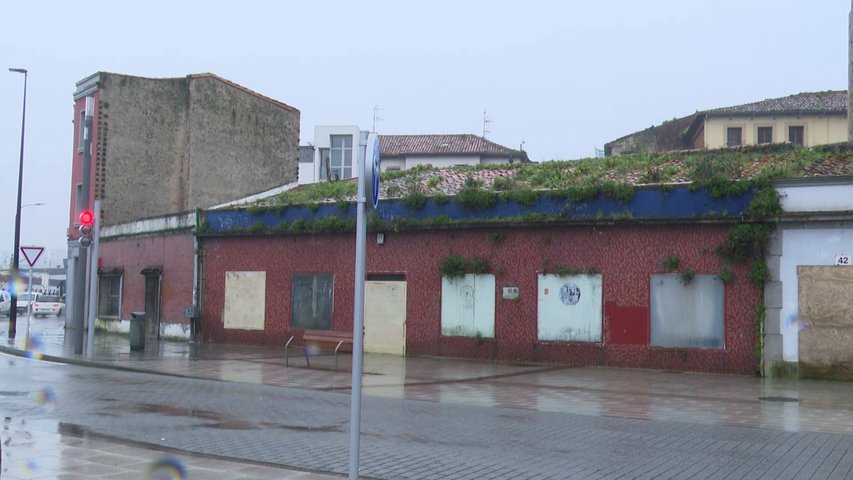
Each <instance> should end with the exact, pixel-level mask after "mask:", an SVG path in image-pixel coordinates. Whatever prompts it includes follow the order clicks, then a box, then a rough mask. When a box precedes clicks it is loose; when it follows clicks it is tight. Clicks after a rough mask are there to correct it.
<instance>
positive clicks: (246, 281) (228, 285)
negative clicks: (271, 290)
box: [222, 272, 267, 330]
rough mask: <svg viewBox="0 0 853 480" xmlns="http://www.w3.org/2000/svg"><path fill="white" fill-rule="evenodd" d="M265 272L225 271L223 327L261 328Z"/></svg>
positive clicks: (264, 296)
mask: <svg viewBox="0 0 853 480" xmlns="http://www.w3.org/2000/svg"><path fill="white" fill-rule="evenodd" d="M266 288H267V272H225V311H224V312H223V315H222V319H223V322H224V324H225V328H232V329H240V330H263V329H264V310H265V307H266V302H265V300H266Z"/></svg>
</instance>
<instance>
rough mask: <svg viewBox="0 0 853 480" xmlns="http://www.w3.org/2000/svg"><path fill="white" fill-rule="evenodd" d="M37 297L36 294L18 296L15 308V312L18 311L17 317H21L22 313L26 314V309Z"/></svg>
mask: <svg viewBox="0 0 853 480" xmlns="http://www.w3.org/2000/svg"><path fill="white" fill-rule="evenodd" d="M38 297H39V294H38V293H21V294H18V308H16V310H17V311H18V315H21V314H22V313H27V309H28V307H29V306H30V304H31V303H33V302H34V301H35V300H37V299H38Z"/></svg>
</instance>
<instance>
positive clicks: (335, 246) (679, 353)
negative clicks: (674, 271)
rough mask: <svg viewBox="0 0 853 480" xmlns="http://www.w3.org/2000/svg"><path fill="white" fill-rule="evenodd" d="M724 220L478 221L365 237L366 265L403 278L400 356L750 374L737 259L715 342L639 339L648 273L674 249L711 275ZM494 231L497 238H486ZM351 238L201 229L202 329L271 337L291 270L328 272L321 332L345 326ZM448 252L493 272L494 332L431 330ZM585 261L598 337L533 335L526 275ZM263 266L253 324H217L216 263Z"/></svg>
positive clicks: (752, 300) (219, 272) (219, 336)
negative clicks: (594, 287) (328, 300)
mask: <svg viewBox="0 0 853 480" xmlns="http://www.w3.org/2000/svg"><path fill="white" fill-rule="evenodd" d="M729 228H730V227H729V226H725V225H628V226H599V227H590V226H578V227H547V228H525V229H518V228H516V229H513V228H504V229H497V228H482V229H470V230H442V231H422V232H404V233H393V232H386V235H385V244H384V245H377V244H376V242H375V236H374V235H373V234H368V252H367V271H368V273H382V272H388V273H403V274H405V275H406V280H407V282H408V284H407V292H408V293H407V295H408V298H407V319H406V321H407V341H406V351H407V353H408V354H409V355H439V356H453V357H470V358H489V359H497V360H502V361H535V362H555V363H562V364H571V365H614V366H622V367H644V368H658V369H673V370H695V371H713V372H731V373H740V374H751V373H754V371H755V365H756V359H755V357H754V353H753V352H754V344H755V327H754V320H753V318H754V310H755V305H756V304H757V303H759V302H760V301H761V292H760V290H759V289H758V288H756V287H754V286H753V285H752V284H751V283H750V282H749V266H748V265H736V266H734V268H733V270H734V281H733V282H732V283H730V284H729V285H726V287H725V345H726V347H725V349H720V350H708V349H673V348H661V347H651V346H649V297H650V275H651V274H654V273H664V272H663V271H662V270H661V267H660V264H661V261H662V260H663V258H664V257H666V256H667V255H670V254H675V255H678V256H679V257H680V259H681V268H684V267H691V268H693V269H694V270H695V271H696V273H697V274H716V273H717V272H719V270H720V266H721V264H720V261H719V259H718V258H717V257H716V256H714V255H713V254H712V253H710V252H711V251H713V249H714V247H716V246H718V245H720V244H722V243H723V241H724V239H725V238H726V235H727V233H728V230H729ZM495 233H500V234H502V235H503V236H504V239H503V240H501V241H495V235H494V234H495ZM354 248H355V236H354V235H353V234H324V235H306V236H264V235H259V236H254V237H208V238H204V240H203V250H204V252H205V267H204V298H205V301H204V309H203V315H204V319H203V327H202V332H203V338H204V339H205V340H212V341H217V342H238V343H255V344H269V345H283V344H284V342H285V341H286V339H287V337H288V336H289V335H290V334H291V333H298V332H299V330H291V328H290V297H291V280H290V279H291V276H292V275H293V274H295V273H319V272H331V273H334V275H335V277H334V278H335V290H334V312H333V329H335V330H351V329H352V305H353V298H352V297H353V291H352V285H353V270H354ZM450 253H454V254H458V255H462V256H464V257H466V258H468V259H471V258H473V257H477V256H480V257H486V258H488V260H489V262H490V266H491V269H492V272H493V273H495V272H497V273H496V287H497V288H496V292H495V296H496V306H495V339H485V340H484V341H483V342H481V343H480V344H478V343H477V342H476V341H475V340H474V339H473V338H460V337H443V336H441V277H440V275H439V272H438V265H439V263H440V262H441V260H442V259H444V257H445V256H447V255H448V254H450ZM558 266H562V267H566V268H590V267H592V268H595V269H597V270H598V271H599V272H600V273H601V275H602V281H603V302H604V305H603V312H604V319H603V322H604V325H603V329H602V331H603V341H602V343H600V344H597V343H592V344H588V343H577V342H539V341H537V335H536V325H537V311H536V308H537V274H538V273H540V272H542V270H543V267H546V268H550V271H551V272H553V269H554V268H556V267H558ZM227 271H266V273H267V287H266V311H265V318H266V324H265V325H266V327H265V330H264V331H262V332H261V331H245V330H225V329H224V328H223V324H222V312H223V297H224V287H225V272H227ZM505 286H517V287H519V289H520V301H506V300H503V299H502V298H501V296H500V292H501V288H502V287H505Z"/></svg>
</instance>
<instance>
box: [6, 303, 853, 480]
mask: <svg viewBox="0 0 853 480" xmlns="http://www.w3.org/2000/svg"><path fill="white" fill-rule="evenodd" d="M26 322H27V320H26V318H23V319H19V323H18V335H17V338H16V339H15V340H14V342H10V341H9V340H8V339H7V338H6V332H7V331H8V320H7V319H3V321H0V351H3V352H6V353H12V354H17V355H26V354H28V355H29V356H31V357H36V358H41V359H44V360H53V361H60V362H64V363H79V364H83V365H87V366H97V367H106V368H112V369H129V370H138V371H146V372H153V373H159V374H167V375H171V376H177V377H194V378H205V379H215V380H222V381H228V382H244V383H251V384H262V385H269V386H287V387H296V388H303V389H311V390H325V391H344V392H345V391H347V390H348V389H349V388H350V380H351V377H350V372H349V367H350V361H351V357H350V356H349V355H343V356H342V357H340V359H339V361H340V371H338V372H336V371H335V369H334V360H333V358H332V357H317V358H312V361H311V365H312V368H310V369H309V368H306V364H305V359H304V358H303V357H302V356H301V350H300V349H298V348H297V349H295V350H294V351H293V352H292V353H291V355H290V360H289V366H287V367H286V366H285V361H284V350H283V348H273V347H249V346H238V345H220V344H190V343H187V342H166V341H161V342H153V343H152V342H149V343H148V344H147V345H146V349H145V351H143V352H131V351H130V348H129V344H128V341H127V338H126V337H123V336H120V335H114V334H106V333H102V332H98V333H97V335H96V342H95V348H94V352H92V355H91V356H86V355H76V354H74V353H73V349H72V347H71V345H70V338H66V335H65V329H64V322H63V321H62V320H61V319H57V318H45V319H31V320H30V322H29V325H27V323H26ZM27 331H29V332H30V335H29V336H28V335H27V334H26V332H27ZM69 337H70V336H69ZM364 372H365V375H364V377H363V388H364V390H363V393H364V395H367V396H373V397H385V398H388V399H407V400H419V401H428V402H439V403H446V404H458V405H469V406H478V407H505V408H514V409H524V410H535V411H539V412H554V413H571V414H581V415H587V416H595V417H622V418H632V419H641V420H663V421H674V422H683V423H688V424H689V423H693V424H703V425H730V426H741V427H758V428H764V429H773V430H780V431H788V432H815V433H833V434H843V435H853V384H849V383H838V382H820V381H804V380H772V379H759V378H754V377H744V376H730V375H716V374H700V373H675V372H662V371H649V370H632V369H612V368H570V367H562V366H554V365H508V364H498V363H487V362H475V361H467V360H453V359H438V358H407V357H397V356H390V355H375V354H366V355H365V362H364ZM6 427H9V428H13V427H14V425H7V426H6ZM27 428H28V431H31V432H32V433H31V434H32V435H33V436H39V435H43V437H40V438H39V439H38V440H33V442H32V447H27V446H26V445H17V444H12V445H4V447H3V460H4V463H3V478H4V479H6V478H13V479H14V478H74V477H73V475H72V476H68V477H62V476H43V477H37V476H28V475H27V474H26V470H27V469H28V468H30V467H29V466H28V463H27V458H31V457H28V455H29V454H28V453H26V452H27V450H26V449H27V448H33V449H35V448H37V447H36V445H39V444H40V445H44V444H56V445H57V448H56V449H51V450H49V451H51V452H54V453H55V454H56V455H57V456H58V457H57V460H45V461H44V465H62V463H61V462H62V461H63V460H62V459H63V458H66V457H67V456H63V454H62V452H63V451H65V450H71V449H73V448H74V447H79V445H80V443H79V442H89V443H87V444H86V445H87V448H86V451H87V452H90V453H91V458H93V459H94V460H93V461H94V462H101V465H100V467H102V469H103V470H104V472H105V473H104V475H103V476H101V477H92V476H91V475H88V476H89V477H90V478H133V477H128V476H127V472H125V471H124V470H121V471H119V470H115V471H110V468H111V467H109V465H114V467H113V468H119V467H118V465H120V464H122V461H121V458H116V457H114V455H121V453H114V452H112V449H119V450H121V451H126V450H122V449H131V450H133V449H138V450H140V451H141V452H142V453H140V454H139V455H137V454H134V455H131V456H132V457H135V458H144V462H142V463H148V464H152V462H155V461H156V459H158V458H161V457H163V456H164V455H170V453H168V452H163V451H151V450H150V449H148V447H147V446H144V445H133V444H131V443H119V444H116V443H115V442H114V441H106V440H102V439H97V438H96V439H91V438H86V439H83V438H78V437H77V436H74V435H71V434H68V435H62V434H59V433H55V431H54V432H53V433H50V432H48V431H47V430H45V431H43V432H42V433H38V430H37V429H34V428H35V427H34V426H33V425H28V426H27ZM5 437H6V435H4V438H5ZM15 438H20V437H15ZM39 450H40V449H39ZM98 452H100V453H101V454H100V455H99V454H98ZM51 455H53V453H51ZM171 455H177V456H179V457H180V458H181V460H182V461H183V462H184V465H185V466H186V467H187V468H188V469H189V470H190V471H192V470H193V469H201V468H208V464H209V463H210V462H211V461H212V460H211V459H209V458H204V457H195V456H191V455H186V454H176V453H171ZM69 458H70V457H69ZM73 458H80V457H77V456H75V457H73ZM216 461H217V462H223V466H222V467H221V468H220V467H217V469H218V470H220V471H226V469H227V468H228V467H227V465H225V464H233V465H232V466H233V468H234V470H233V471H231V470H228V471H229V472H232V474H225V475H224V476H222V477H221V478H241V477H240V476H238V474H237V473H236V472H239V471H242V469H246V468H250V467H251V469H252V470H251V471H252V473H251V474H250V475H248V476H246V477H245V478H332V477H323V476H316V474H308V473H305V472H295V471H287V470H282V469H276V468H274V467H272V466H267V465H257V464H246V463H241V462H227V461H224V460H221V459H217V460H216ZM10 462H11V463H10ZM100 467H99V468H100ZM68 468H71V467H70V466H69V467H68ZM122 468H123V467H122ZM45 469H46V470H51V471H57V468H55V467H50V468H48V467H45ZM264 469H266V470H269V471H265V472H264V473H261V472H260V471H261V470H264ZM16 471H18V472H24V473H20V475H21V476H18V477H16V476H14V475H15V473H14V472H16ZM59 471H66V470H65V469H64V468H59ZM95 471H101V470H99V469H96V470H95ZM132 471H134V472H137V473H138V472H139V465H138V464H137V465H135V466H134V468H133V469H132ZM123 472H124V474H123ZM110 475H113V476H110ZM288 475H294V476H288ZM306 475H315V476H306ZM139 478H143V477H139ZM167 478H168V477H167ZM194 478H218V477H215V476H209V475H208V474H206V473H203V474H197V476H196V477H194Z"/></svg>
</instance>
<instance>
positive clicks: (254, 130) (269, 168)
mask: <svg viewBox="0 0 853 480" xmlns="http://www.w3.org/2000/svg"><path fill="white" fill-rule="evenodd" d="M189 105H190V108H189V112H190V117H189V125H190V136H189V138H190V158H191V160H192V161H191V163H190V170H189V184H188V186H189V196H188V203H187V205H186V206H187V207H188V208H197V207H207V206H210V205H215V204H219V203H224V202H227V201H230V200H234V199H237V198H240V197H243V196H247V195H251V194H255V193H259V192H262V191H264V190H268V189H270V188H274V187H277V186H280V185H284V184H287V183H292V182H295V181H296V180H297V173H298V155H299V153H298V150H299V111H298V110H295V109H291V108H287V107H284V106H281V105H279V104H277V103H275V102H271V101H269V100H267V99H263V98H261V97H259V96H258V95H255V94H252V93H250V92H248V91H246V90H243V89H241V88H238V87H235V86H233V85H230V84H228V83H225V82H222V81H221V80H218V79H216V78H213V77H194V78H192V79H191V80H190V97H189Z"/></svg>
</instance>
